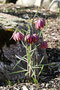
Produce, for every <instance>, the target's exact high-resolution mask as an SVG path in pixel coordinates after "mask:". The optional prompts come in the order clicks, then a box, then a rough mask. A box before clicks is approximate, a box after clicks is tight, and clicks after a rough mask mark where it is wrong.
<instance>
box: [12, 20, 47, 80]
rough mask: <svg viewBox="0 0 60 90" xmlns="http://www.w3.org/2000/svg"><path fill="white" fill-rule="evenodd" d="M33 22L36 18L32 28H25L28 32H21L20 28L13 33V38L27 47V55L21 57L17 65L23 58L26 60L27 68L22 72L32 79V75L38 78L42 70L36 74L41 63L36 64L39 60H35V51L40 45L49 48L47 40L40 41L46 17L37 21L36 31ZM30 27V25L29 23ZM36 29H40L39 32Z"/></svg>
mask: <svg viewBox="0 0 60 90" xmlns="http://www.w3.org/2000/svg"><path fill="white" fill-rule="evenodd" d="M33 24H34V20H33V21H32V29H31V30H28V31H25V30H24V31H25V32H26V34H24V33H23V34H22V32H21V31H20V32H19V30H16V31H15V32H14V33H13V39H14V40H15V41H18V42H19V41H21V42H22V44H23V46H24V47H25V49H26V55H24V56H23V57H22V58H20V61H18V62H17V64H16V65H18V63H20V62H21V60H22V61H24V62H26V63H27V69H23V68H22V69H23V70H22V71H20V72H26V74H25V75H26V76H27V77H28V78H29V79H31V77H34V78H35V80H36V76H39V75H40V72H41V71H40V72H39V73H38V75H36V72H35V71H36V68H37V69H38V68H39V67H38V66H39V64H40V63H39V64H36V63H37V62H38V60H37V62H35V60H33V59H34V58H33V56H34V54H35V53H34V52H35V51H36V50H37V47H38V46H39V47H40V48H42V49H46V48H47V42H46V41H41V43H40V42H39V41H40V33H41V29H42V28H44V26H45V19H38V20H37V21H36V23H35V24H34V25H35V28H36V29H35V31H34V30H33V29H34V28H33ZM28 27H29V25H28ZM28 29H29V28H28ZM36 31H38V33H36ZM37 44H38V45H37ZM35 59H36V58H35ZM40 61H41V60H40ZM34 63H35V64H34ZM16 65H15V67H16ZM36 65H37V66H36ZM15 67H14V68H15ZM40 68H41V66H40Z"/></svg>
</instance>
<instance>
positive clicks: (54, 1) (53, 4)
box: [49, 0, 60, 12]
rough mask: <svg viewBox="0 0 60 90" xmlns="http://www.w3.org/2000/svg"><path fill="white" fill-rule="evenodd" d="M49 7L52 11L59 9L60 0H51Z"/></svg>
mask: <svg viewBox="0 0 60 90" xmlns="http://www.w3.org/2000/svg"><path fill="white" fill-rule="evenodd" d="M49 9H50V11H52V12H59V9H60V0H52V2H51V3H50V5H49Z"/></svg>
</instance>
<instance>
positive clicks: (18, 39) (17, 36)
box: [13, 32, 23, 41]
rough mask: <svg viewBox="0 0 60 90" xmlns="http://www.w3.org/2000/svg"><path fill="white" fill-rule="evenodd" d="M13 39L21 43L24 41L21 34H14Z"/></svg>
mask: <svg viewBox="0 0 60 90" xmlns="http://www.w3.org/2000/svg"><path fill="white" fill-rule="evenodd" d="M13 39H14V40H15V41H21V40H22V39H23V35H22V34H21V33H20V32H14V33H13Z"/></svg>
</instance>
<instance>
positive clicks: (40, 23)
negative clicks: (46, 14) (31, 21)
mask: <svg viewBox="0 0 60 90" xmlns="http://www.w3.org/2000/svg"><path fill="white" fill-rule="evenodd" d="M44 26H45V19H39V20H37V22H36V24H35V27H36V30H40V29H41V28H43V27H44Z"/></svg>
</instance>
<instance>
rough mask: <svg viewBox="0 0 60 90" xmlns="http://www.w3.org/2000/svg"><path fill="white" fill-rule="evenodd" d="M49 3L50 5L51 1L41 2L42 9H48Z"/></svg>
mask: <svg viewBox="0 0 60 90" xmlns="http://www.w3.org/2000/svg"><path fill="white" fill-rule="evenodd" d="M50 3H51V0H42V7H44V8H45V9H48V7H49V5H50Z"/></svg>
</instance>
